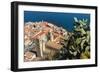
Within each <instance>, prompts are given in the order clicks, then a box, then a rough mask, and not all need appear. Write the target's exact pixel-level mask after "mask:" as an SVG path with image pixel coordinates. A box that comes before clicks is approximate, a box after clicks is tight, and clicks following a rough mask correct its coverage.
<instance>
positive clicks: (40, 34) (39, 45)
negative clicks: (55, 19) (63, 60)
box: [24, 21, 70, 62]
mask: <svg viewBox="0 0 100 73" xmlns="http://www.w3.org/2000/svg"><path fill="white" fill-rule="evenodd" d="M69 34H70V33H69V32H68V31H67V30H65V29H64V28H63V27H59V26H56V25H55V24H52V23H49V22H46V21H39V22H26V23H25V25H24V61H25V62H29V61H43V60H53V59H54V56H55V55H57V53H58V52H59V51H60V50H61V49H62V47H63V44H62V42H63V40H62V39H64V37H66V39H68V38H69Z"/></svg>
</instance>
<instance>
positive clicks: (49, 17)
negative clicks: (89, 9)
mask: <svg viewBox="0 0 100 73" xmlns="http://www.w3.org/2000/svg"><path fill="white" fill-rule="evenodd" d="M74 17H77V18H78V19H88V24H89V23H90V14H83V13H58V12H39V11H24V22H38V21H47V22H49V23H53V24H55V25H57V26H59V27H63V28H64V29H67V30H68V31H70V32H72V31H73V23H74Z"/></svg>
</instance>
